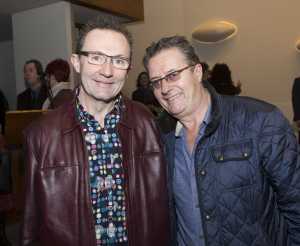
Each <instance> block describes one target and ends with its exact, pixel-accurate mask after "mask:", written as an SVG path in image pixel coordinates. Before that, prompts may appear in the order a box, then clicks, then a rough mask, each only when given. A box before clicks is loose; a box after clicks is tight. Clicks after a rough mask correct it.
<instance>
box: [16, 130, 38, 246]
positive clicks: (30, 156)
mask: <svg viewBox="0 0 300 246" xmlns="http://www.w3.org/2000/svg"><path fill="white" fill-rule="evenodd" d="M33 133H34V134H33ZM33 136H35V138H36V136H37V132H35V131H32V132H31V133H30V132H26V133H25V134H24V145H23V146H24V153H25V194H26V196H25V197H24V215H23V216H24V217H23V222H22V228H21V245H22V246H25V245H26V246H27V245H33V243H34V242H35V241H37V240H38V232H39V227H40V225H39V221H38V218H39V217H38V212H39V211H38V207H37V204H38V203H37V200H38V191H37V190H35V188H36V186H35V185H34V184H35V176H36V175H35V174H36V170H37V167H38V165H39V160H38V155H37V151H38V146H37V144H36V143H34V138H33Z"/></svg>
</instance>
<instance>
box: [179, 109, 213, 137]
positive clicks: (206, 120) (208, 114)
mask: <svg viewBox="0 0 300 246" xmlns="http://www.w3.org/2000/svg"><path fill="white" fill-rule="evenodd" d="M210 120H211V104H209V105H208V108H207V110H206V113H205V115H204V119H203V122H202V124H201V125H203V126H207V125H208V123H209V122H210ZM182 130H183V124H182V123H181V122H180V121H179V120H178V121H177V124H176V128H175V137H179V136H182V134H183V131H182Z"/></svg>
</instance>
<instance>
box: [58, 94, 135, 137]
mask: <svg viewBox="0 0 300 246" xmlns="http://www.w3.org/2000/svg"><path fill="white" fill-rule="evenodd" d="M75 93H76V92H75ZM75 93H74V98H73V100H72V101H71V102H68V103H67V104H65V107H63V108H61V109H60V110H62V111H63V113H62V118H63V119H62V122H63V124H62V132H63V134H66V133H68V132H71V131H73V130H74V129H76V128H78V127H79V128H80V127H81V126H80V122H79V121H78V119H77V115H76V95H75ZM122 100H123V102H124V103H123V105H122V107H121V119H120V124H121V125H123V126H125V127H127V128H130V129H131V128H134V127H135V126H134V125H132V124H130V115H131V114H132V113H133V112H132V103H131V101H130V100H129V99H128V98H127V97H125V96H124V95H123V96H122Z"/></svg>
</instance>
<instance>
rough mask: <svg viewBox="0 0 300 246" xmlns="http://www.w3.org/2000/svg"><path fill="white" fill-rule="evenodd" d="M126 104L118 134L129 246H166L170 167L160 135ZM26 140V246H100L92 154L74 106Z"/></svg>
mask: <svg viewBox="0 0 300 246" xmlns="http://www.w3.org/2000/svg"><path fill="white" fill-rule="evenodd" d="M123 99H124V104H125V107H124V109H123V110H122V113H121V121H120V122H119V125H118V132H119V134H120V138H121V142H122V146H123V165H124V170H125V177H126V181H125V182H126V184H125V194H126V200H127V224H128V238H129V246H150V245H151V246H160V245H161V246H166V245H169V216H168V201H167V197H168V196H167V188H166V187H167V184H166V164H165V162H164V159H163V148H162V147H161V142H160V137H159V134H158V130H157V127H156V125H155V122H154V120H153V118H152V116H151V114H150V113H149V112H148V111H147V110H146V109H145V108H144V107H143V106H142V105H140V104H138V103H135V102H132V101H130V100H129V99H126V98H124V97H123ZM24 135H25V151H26V165H27V166H26V170H27V172H26V178H25V180H26V184H25V185H26V186H25V211H24V221H23V226H22V238H21V245H30V244H31V243H33V242H39V243H40V244H39V245H43V246H48V245H49V246H50V245H51V246H54V245H55V246H60V245H61V246H95V245H96V236H95V228H94V221H93V216H92V207H91V199H90V187H89V169H88V155H87V151H86V146H85V142H84V139H83V135H82V131H81V126H80V124H79V122H78V121H77V118H76V115H75V103H74V101H73V102H70V103H68V104H65V105H63V106H62V107H59V108H58V109H56V110H54V111H52V112H49V113H47V114H46V115H45V116H43V117H41V119H40V120H38V121H36V122H34V123H33V124H32V125H31V126H30V127H29V128H27V129H26V131H25V134H24Z"/></svg>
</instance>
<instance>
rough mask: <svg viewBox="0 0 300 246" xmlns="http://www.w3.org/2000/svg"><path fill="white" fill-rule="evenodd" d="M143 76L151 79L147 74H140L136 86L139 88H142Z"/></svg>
mask: <svg viewBox="0 0 300 246" xmlns="http://www.w3.org/2000/svg"><path fill="white" fill-rule="evenodd" d="M143 76H147V78H148V79H149V75H148V73H147V72H145V71H143V72H140V73H139V75H138V77H137V80H136V86H137V87H141V79H142V77H143Z"/></svg>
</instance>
